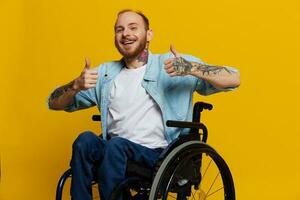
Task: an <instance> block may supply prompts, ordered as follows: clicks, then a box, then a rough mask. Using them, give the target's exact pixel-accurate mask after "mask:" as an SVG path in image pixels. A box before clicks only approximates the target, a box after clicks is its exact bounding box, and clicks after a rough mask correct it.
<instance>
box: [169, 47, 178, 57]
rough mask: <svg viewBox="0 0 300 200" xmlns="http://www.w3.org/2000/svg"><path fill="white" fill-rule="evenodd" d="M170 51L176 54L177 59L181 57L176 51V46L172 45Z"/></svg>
mask: <svg viewBox="0 0 300 200" xmlns="http://www.w3.org/2000/svg"><path fill="white" fill-rule="evenodd" d="M170 51H171V52H172V53H173V54H174V56H175V57H176V58H179V57H180V54H179V53H178V52H177V51H176V49H175V48H174V46H173V45H172V44H171V45H170Z"/></svg>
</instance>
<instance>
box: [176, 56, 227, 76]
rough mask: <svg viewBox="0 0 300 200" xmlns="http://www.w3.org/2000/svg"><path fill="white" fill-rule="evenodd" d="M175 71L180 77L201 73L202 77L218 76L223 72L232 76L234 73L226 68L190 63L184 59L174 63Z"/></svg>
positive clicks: (177, 59)
mask: <svg viewBox="0 0 300 200" xmlns="http://www.w3.org/2000/svg"><path fill="white" fill-rule="evenodd" d="M173 67H174V70H175V71H176V72H177V73H178V74H179V75H187V74H190V73H191V72H197V71H198V72H201V73H202V75H217V74H219V73H221V72H226V73H229V74H231V73H232V72H233V71H231V70H230V69H228V68H227V67H224V66H216V65H208V64H200V63H196V62H189V61H187V60H185V59H184V58H182V57H179V58H176V59H175V60H174V61H173Z"/></svg>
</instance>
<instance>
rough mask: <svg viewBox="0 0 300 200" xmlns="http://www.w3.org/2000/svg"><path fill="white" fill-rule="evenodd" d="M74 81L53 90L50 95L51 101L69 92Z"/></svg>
mask: <svg viewBox="0 0 300 200" xmlns="http://www.w3.org/2000/svg"><path fill="white" fill-rule="evenodd" d="M73 83H74V81H72V82H70V83H68V84H67V85H64V86H62V87H59V88H57V89H56V90H54V91H53V92H52V94H51V95H50V98H49V101H52V100H53V99H56V98H58V97H60V96H61V95H63V94H64V93H66V92H68V91H69V90H72V86H73Z"/></svg>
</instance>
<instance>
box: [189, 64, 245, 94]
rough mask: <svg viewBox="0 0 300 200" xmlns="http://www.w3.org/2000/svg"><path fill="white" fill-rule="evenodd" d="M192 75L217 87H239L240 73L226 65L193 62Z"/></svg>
mask: <svg viewBox="0 0 300 200" xmlns="http://www.w3.org/2000/svg"><path fill="white" fill-rule="evenodd" d="M191 64H192V66H193V67H192V69H191V73H190V74H191V75H193V76H195V77H197V78H200V79H203V80H206V81H208V82H209V83H210V84H212V85H213V86H214V87H216V88H220V89H222V88H228V87H238V86H239V85H240V73H239V71H238V70H235V69H233V68H229V67H226V66H214V65H206V64H200V63H196V62H191Z"/></svg>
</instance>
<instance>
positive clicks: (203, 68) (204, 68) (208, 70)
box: [192, 63, 232, 75]
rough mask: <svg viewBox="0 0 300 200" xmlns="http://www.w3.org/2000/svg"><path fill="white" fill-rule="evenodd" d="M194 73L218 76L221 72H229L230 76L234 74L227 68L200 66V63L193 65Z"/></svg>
mask: <svg viewBox="0 0 300 200" xmlns="http://www.w3.org/2000/svg"><path fill="white" fill-rule="evenodd" d="M192 71H199V72H202V75H216V74H219V73H221V72H227V73H229V74H231V73H232V71H230V70H229V69H228V68H227V67H223V66H216V65H207V64H200V63H193V69H192Z"/></svg>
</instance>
